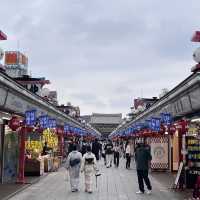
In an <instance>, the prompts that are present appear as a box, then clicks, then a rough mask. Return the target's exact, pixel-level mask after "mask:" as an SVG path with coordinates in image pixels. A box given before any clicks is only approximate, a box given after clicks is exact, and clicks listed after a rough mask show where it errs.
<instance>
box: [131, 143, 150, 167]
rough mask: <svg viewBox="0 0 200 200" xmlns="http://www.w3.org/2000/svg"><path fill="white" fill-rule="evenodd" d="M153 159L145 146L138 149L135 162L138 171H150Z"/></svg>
mask: <svg viewBox="0 0 200 200" xmlns="http://www.w3.org/2000/svg"><path fill="white" fill-rule="evenodd" d="M151 159H152V156H151V153H150V151H149V149H147V148H146V147H145V146H141V147H138V148H137V149H136V152H135V161H136V167H137V170H148V169H149V162H150V161H151Z"/></svg>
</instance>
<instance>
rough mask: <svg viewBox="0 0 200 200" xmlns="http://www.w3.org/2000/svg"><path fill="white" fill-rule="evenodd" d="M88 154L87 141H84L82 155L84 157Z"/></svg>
mask: <svg viewBox="0 0 200 200" xmlns="http://www.w3.org/2000/svg"><path fill="white" fill-rule="evenodd" d="M86 152H87V143H86V141H85V140H83V142H82V146H81V153H82V156H83V155H84V154H85V153H86Z"/></svg>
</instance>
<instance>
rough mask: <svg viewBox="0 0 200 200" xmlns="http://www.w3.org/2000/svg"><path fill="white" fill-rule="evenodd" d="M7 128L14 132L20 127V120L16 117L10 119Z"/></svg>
mask: <svg viewBox="0 0 200 200" xmlns="http://www.w3.org/2000/svg"><path fill="white" fill-rule="evenodd" d="M8 126H9V127H10V128H11V129H12V130H13V131H16V130H17V129H18V128H19V127H20V126H21V122H20V119H19V118H18V117H16V116H14V117H12V118H11V120H10V121H9V124H8Z"/></svg>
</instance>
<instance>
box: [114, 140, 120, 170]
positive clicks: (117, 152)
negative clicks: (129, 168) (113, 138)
mask: <svg viewBox="0 0 200 200" xmlns="http://www.w3.org/2000/svg"><path fill="white" fill-rule="evenodd" d="M119 156H120V145H119V142H116V143H115V145H114V164H115V166H116V167H119Z"/></svg>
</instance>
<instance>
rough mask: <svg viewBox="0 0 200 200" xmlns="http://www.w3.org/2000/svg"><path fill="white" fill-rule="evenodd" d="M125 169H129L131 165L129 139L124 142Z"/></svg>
mask: <svg viewBox="0 0 200 200" xmlns="http://www.w3.org/2000/svg"><path fill="white" fill-rule="evenodd" d="M125 152H126V169H130V167H131V146H130V143H129V141H127V144H126V151H125Z"/></svg>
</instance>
